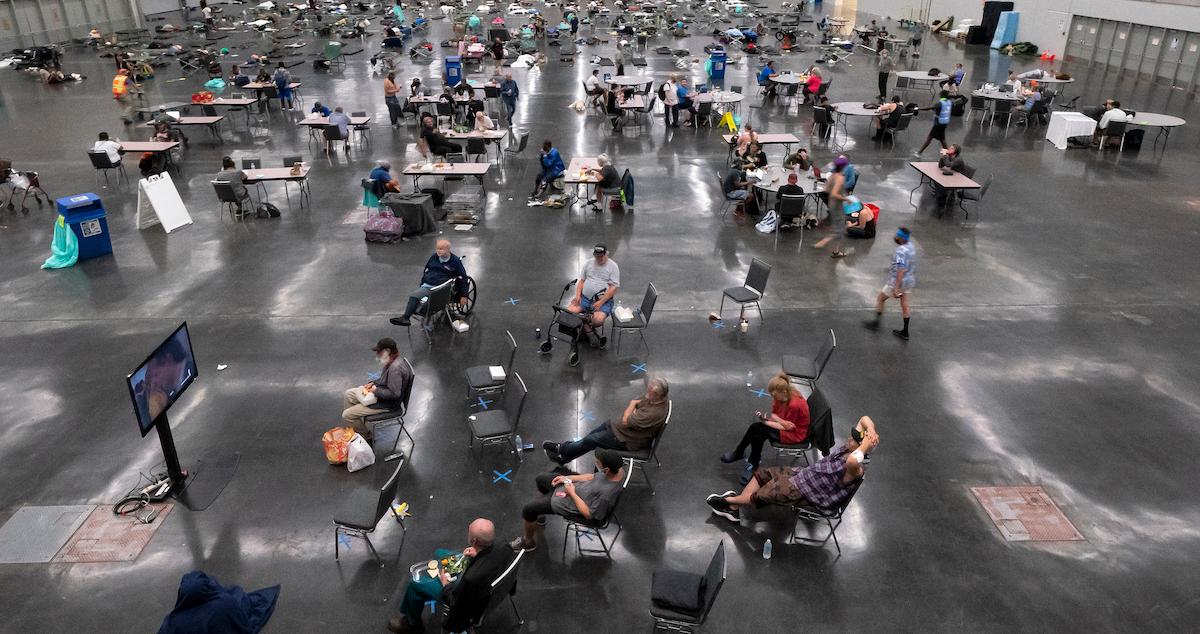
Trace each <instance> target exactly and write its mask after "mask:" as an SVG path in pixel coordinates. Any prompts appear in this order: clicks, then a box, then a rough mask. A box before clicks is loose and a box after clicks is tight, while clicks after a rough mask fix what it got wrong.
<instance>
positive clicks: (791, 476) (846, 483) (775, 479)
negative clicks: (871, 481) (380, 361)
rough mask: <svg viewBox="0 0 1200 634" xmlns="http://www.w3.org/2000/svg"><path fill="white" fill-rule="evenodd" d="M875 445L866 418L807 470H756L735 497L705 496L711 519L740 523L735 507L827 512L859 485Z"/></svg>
mask: <svg viewBox="0 0 1200 634" xmlns="http://www.w3.org/2000/svg"><path fill="white" fill-rule="evenodd" d="M878 444H879V435H878V434H876V433H875V423H874V422H873V421H872V420H871V418H870V417H869V416H863V417H862V418H860V419H858V423H857V424H856V425H855V426H854V427H852V428H851V429H850V437H849V438H847V439H846V444H845V445H843V446H842V447H840V448H838V449H837V450H836V451H834V452H833V453H831V454H829V455H828V456H826V457H824V458H821V459H820V460H818V461H817V462H815V463H813V464H811V465H809V466H807V467H767V468H765V469H756V470H755V471H754V477H753V478H752V479H751V480H750V482H748V483H747V484H746V488H744V489H742V492H741V493H739V494H736V495H735V494H734V492H733V491H726V492H724V493H720V494H718V493H713V494H712V495H710V496H708V500H707V502H708V506H709V507H711V508H712V512H713V514H715V515H720V516H721V517H724V518H725V519H728V520H729V521H731V522H740V521H741V519H742V515H741V511H740V510H739V507H741V506H744V505H747V504H754V506H755V507H756V508H758V507H762V506H765V505H767V504H780V505H791V504H802V505H806V506H815V507H817V508H820V509H831V508H834V507H836V506H837V505H838V504H840V503H842V502H843V501H845V500H846V498H848V497H850V496H851V495H853V494H854V491H855V490H856V489H857V488H858V485H859V484H860V483H862V478H863V473H864V463H865V462H866V457H867V454H869V453H871V450H872V449H874V448H875V447H876V446H877V445H878Z"/></svg>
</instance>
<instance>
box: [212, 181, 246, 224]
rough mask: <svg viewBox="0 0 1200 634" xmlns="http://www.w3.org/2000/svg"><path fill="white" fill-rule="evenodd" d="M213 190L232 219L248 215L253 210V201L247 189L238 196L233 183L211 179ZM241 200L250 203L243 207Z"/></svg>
mask: <svg viewBox="0 0 1200 634" xmlns="http://www.w3.org/2000/svg"><path fill="white" fill-rule="evenodd" d="M212 186H213V190H215V191H216V192H217V199H218V200H220V201H221V206H222V208H224V209H227V210H228V211H229V215H230V216H232V217H233V219H234V220H241V219H242V218H245V217H246V216H248V215H250V213H251V212H252V211H253V207H254V204H253V201H251V200H250V192H249V190H247V191H246V192H245V195H243V196H240V197H239V196H238V195H237V193H235V192H234V190H233V184H231V183H230V182H229V181H212ZM243 201H250V203H251V204H250V205H248V206H246V207H243V206H242V202H243Z"/></svg>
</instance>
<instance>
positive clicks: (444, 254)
mask: <svg viewBox="0 0 1200 634" xmlns="http://www.w3.org/2000/svg"><path fill="white" fill-rule="evenodd" d="M450 280H457V282H455V283H454V296H455V297H457V298H458V304H459V306H466V304H467V288H468V285H467V269H466V268H465V267H464V266H463V263H462V260H461V259H459V257H458V256H457V255H454V254H453V253H451V251H450V241H449V240H446V239H445V238H440V239H438V241H437V244H436V246H435V248H434V252H433V255H431V256H429V261H428V262H426V263H425V271H424V272H423V273H421V286H420V287H418V288H417V290H415V291H413V292H412V294H411V295H409V296H408V305H406V306H405V307H404V314H402V315H400V316H399V317H392V318H391V319H389V320H388V321H390V322H391V323H392V325H393V326H406V327H407V326H408V325H409V324H410V323H411V321H410V320H409V318H410V317H412V316H413V313H415V312H417V309H418V308H420V307H421V305H422V304H424V303H425V302H427V301H429V290H430V289H432V288H434V287H437V286H441V285H442V284H445V283H446V282H449V281H450Z"/></svg>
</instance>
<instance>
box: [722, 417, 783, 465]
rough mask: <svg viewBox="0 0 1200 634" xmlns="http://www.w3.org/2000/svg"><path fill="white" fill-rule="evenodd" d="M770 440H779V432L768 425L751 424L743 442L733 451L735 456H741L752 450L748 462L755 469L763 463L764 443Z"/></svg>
mask: <svg viewBox="0 0 1200 634" xmlns="http://www.w3.org/2000/svg"><path fill="white" fill-rule="evenodd" d="M768 440H774V441H778V440H779V430H778V429H775V428H774V427H771V426H770V425H767V424H766V423H750V426H749V427H747V428H746V433H745V434H743V435H742V442H739V443H738V446H737V448H736V449H734V450H733V455H735V456H740V455H742V454H743V453H745V451H746V448H747V447H749V448H750V457H749V458H748V459H747V460H748V462H749V463H750V464H752V465H754V466H755V467H758V464H759V463H760V462H762V448H763V443H764V442H766V441H768Z"/></svg>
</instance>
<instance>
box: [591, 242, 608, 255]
mask: <svg viewBox="0 0 1200 634" xmlns="http://www.w3.org/2000/svg"><path fill="white" fill-rule="evenodd" d="M606 253H608V247H606V246H604V245H603V244H597V245H596V246H594V247H592V255H604V254H606Z"/></svg>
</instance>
